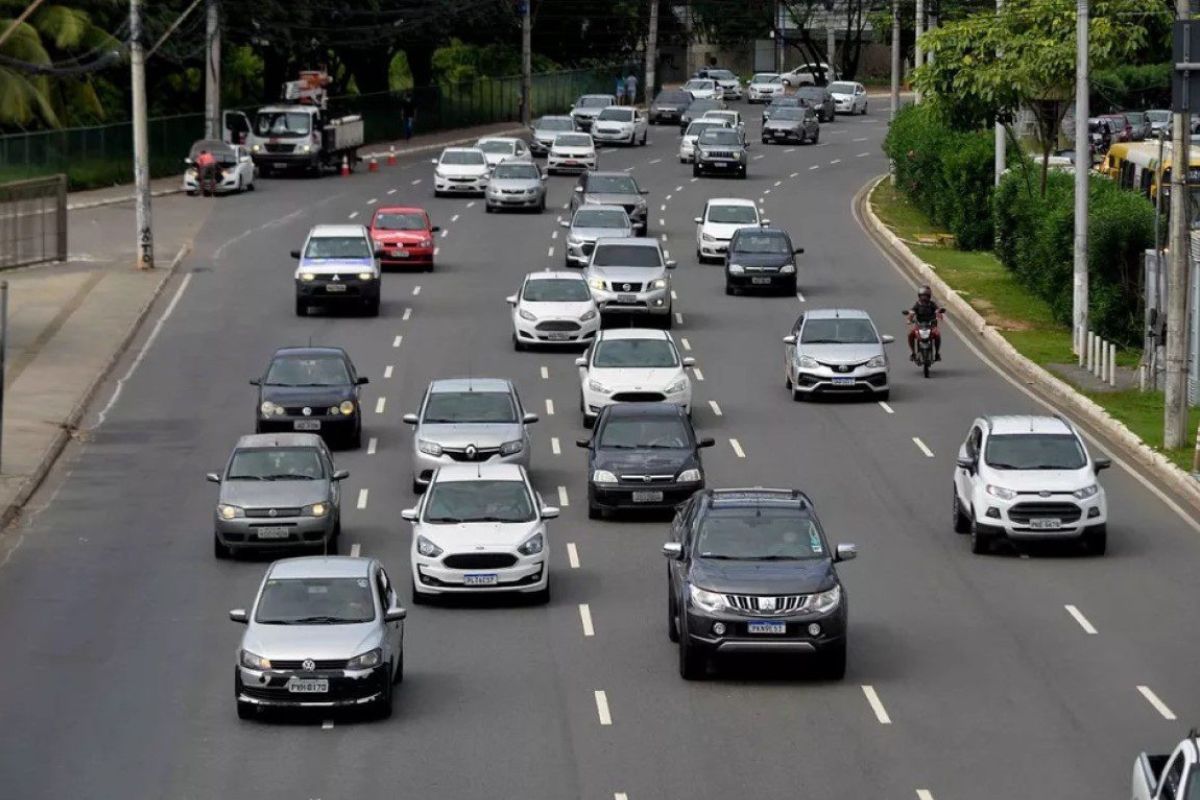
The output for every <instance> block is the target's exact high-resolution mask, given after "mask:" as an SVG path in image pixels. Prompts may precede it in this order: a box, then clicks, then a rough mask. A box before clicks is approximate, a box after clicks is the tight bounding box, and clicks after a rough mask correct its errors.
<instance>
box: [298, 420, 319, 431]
mask: <svg viewBox="0 0 1200 800" xmlns="http://www.w3.org/2000/svg"><path fill="white" fill-rule="evenodd" d="M292 430H294V431H319V430H321V420H319V419H298V420H295V421H294V422H292Z"/></svg>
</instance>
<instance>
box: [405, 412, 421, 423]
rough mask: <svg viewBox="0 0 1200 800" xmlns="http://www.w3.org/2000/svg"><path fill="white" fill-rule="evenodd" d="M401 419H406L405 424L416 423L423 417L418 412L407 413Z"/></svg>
mask: <svg viewBox="0 0 1200 800" xmlns="http://www.w3.org/2000/svg"><path fill="white" fill-rule="evenodd" d="M401 419H403V420H404V424H405V425H416V424H417V423H418V422H420V421H421V418H420V417H418V416H417V415H416V414H405V415H404V416H403V417H402V418H401Z"/></svg>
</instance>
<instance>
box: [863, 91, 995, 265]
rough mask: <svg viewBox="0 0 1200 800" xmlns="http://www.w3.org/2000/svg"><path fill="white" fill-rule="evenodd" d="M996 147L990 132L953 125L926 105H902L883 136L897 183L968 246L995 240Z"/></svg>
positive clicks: (984, 246) (976, 247) (982, 246)
mask: <svg viewBox="0 0 1200 800" xmlns="http://www.w3.org/2000/svg"><path fill="white" fill-rule="evenodd" d="M994 148H995V142H994V139H993V136H992V134H991V133H990V132H983V131H972V132H970V133H961V132H958V131H954V130H951V129H950V128H949V127H947V126H946V125H945V124H943V123H942V122H940V121H939V120H938V119H937V118H936V117H935V116H934V115H933V114H932V113H931V112H930V110H929V107H928V106H923V105H922V106H912V105H910V106H906V107H905V108H903V109H901V110H900V113H899V114H897V115H896V119H895V120H894V121H893V122H892V124H891V127H890V129H889V130H888V134H887V137H886V138H885V139H884V142H883V149H884V152H886V153H887V154H888V156H889V157H890V158H891V159H892V160H893V161H894V162H895V164H896V185H897V186H898V187H899V188H900V189H901V191H903V192H904V194H905V195H907V196H908V199H909V200H911V201H912V202H913V203H914V204H915V205H916V206H917V207H918V208H920V209H921V210H922V211H923V212H925V214H926V215H927V216H928V217H929V218H930V220H931V221H933V222H934V223H935V224H937V225H940V226H942V227H944V228H946V229H947V230H948V231H950V233H952V234H954V238H955V240H956V242H957V243H958V246H959V247H961V248H963V249H964V250H980V249H987V248H990V247H991V246H992V240H993V237H994V233H993V230H994V229H993V226H992V204H991V203H992V180H993V165H994V158H995V155H994V153H995V149H994Z"/></svg>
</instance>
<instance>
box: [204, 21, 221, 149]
mask: <svg viewBox="0 0 1200 800" xmlns="http://www.w3.org/2000/svg"><path fill="white" fill-rule="evenodd" d="M205 10H206V11H207V12H208V19H207V23H206V25H205V28H206V30H205V36H204V42H205V48H204V138H205V139H220V138H221V9H220V6H219V0H205Z"/></svg>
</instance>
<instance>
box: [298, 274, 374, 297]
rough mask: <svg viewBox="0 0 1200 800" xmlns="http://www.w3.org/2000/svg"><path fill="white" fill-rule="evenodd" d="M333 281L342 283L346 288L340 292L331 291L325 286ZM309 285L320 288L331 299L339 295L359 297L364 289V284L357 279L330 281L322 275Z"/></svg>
mask: <svg viewBox="0 0 1200 800" xmlns="http://www.w3.org/2000/svg"><path fill="white" fill-rule="evenodd" d="M331 283H336V284H340V285H342V286H345V287H346V288H345V289H344V290H342V291H340V292H331V291H329V290H328V289H326V288H325V287H326V286H328V285H329V284H331ZM308 285H309V286H312V287H314V288H317V289H319V290H320V293H321V294H323V295H324V296H326V297H329V298H330V299H336V298H338V297H359V296H361V295H362V290H363V287H362V284H361V283H360V282H359V281H357V280H348V279H343V280H340V281H329V280H324V279H322V278H321V277H320V276H317V278H316V280H313V281H310V282H309V284H308Z"/></svg>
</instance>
